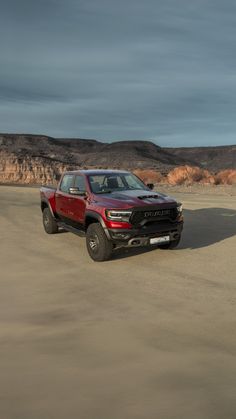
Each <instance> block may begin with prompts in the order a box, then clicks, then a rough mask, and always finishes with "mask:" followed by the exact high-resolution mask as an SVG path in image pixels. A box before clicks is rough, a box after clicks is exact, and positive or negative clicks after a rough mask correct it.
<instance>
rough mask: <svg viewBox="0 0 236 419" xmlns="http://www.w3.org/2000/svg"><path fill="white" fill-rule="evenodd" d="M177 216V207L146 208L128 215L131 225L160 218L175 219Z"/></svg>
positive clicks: (159, 219)
mask: <svg viewBox="0 0 236 419" xmlns="http://www.w3.org/2000/svg"><path fill="white" fill-rule="evenodd" d="M177 216H178V212H177V208H163V209H161V208H159V209H150V210H149V209H146V210H140V211H134V212H133V213H132V215H131V217H130V221H131V223H132V224H133V225H138V224H141V223H142V224H143V222H144V221H145V223H149V222H156V221H162V220H175V219H176V218H177Z"/></svg>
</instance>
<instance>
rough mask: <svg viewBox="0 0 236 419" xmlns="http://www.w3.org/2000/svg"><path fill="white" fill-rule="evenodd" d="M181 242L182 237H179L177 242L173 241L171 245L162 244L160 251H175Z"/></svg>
mask: <svg viewBox="0 0 236 419" xmlns="http://www.w3.org/2000/svg"><path fill="white" fill-rule="evenodd" d="M180 240H181V237H179V238H178V239H177V240H172V241H170V242H169V243H166V244H161V245H160V246H159V247H160V249H164V250H165V249H169V250H171V249H175V248H176V247H177V246H178V244H179V242H180Z"/></svg>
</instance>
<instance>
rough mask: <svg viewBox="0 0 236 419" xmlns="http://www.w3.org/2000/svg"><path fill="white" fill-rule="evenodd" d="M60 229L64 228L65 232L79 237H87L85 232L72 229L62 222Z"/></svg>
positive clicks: (59, 224) (59, 225)
mask: <svg viewBox="0 0 236 419" xmlns="http://www.w3.org/2000/svg"><path fill="white" fill-rule="evenodd" d="M58 227H61V228H64V230H66V231H69V232H70V233H73V234H76V235H77V236H80V237H85V231H83V230H79V229H78V228H75V227H72V226H70V225H68V224H65V223H62V222H60V223H58Z"/></svg>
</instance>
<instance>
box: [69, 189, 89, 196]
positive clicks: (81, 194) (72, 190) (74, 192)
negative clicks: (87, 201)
mask: <svg viewBox="0 0 236 419" xmlns="http://www.w3.org/2000/svg"><path fill="white" fill-rule="evenodd" d="M69 194H71V195H79V196H86V195H87V193H86V192H85V191H80V190H79V188H69Z"/></svg>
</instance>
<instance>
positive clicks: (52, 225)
mask: <svg viewBox="0 0 236 419" xmlns="http://www.w3.org/2000/svg"><path fill="white" fill-rule="evenodd" d="M43 226H44V230H45V231H46V233H48V234H55V233H57V232H58V225H57V222H56V220H55V218H54V217H53V216H52V214H51V211H50V209H49V208H48V207H47V208H44V210H43Z"/></svg>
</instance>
